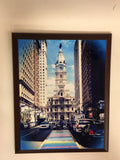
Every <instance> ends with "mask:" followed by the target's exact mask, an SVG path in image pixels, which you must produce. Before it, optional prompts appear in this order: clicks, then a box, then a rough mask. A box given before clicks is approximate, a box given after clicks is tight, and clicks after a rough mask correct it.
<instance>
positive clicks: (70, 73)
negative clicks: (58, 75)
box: [47, 40, 75, 96]
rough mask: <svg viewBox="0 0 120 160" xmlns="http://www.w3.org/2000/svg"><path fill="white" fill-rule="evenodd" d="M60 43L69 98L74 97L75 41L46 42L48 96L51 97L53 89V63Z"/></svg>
mask: <svg viewBox="0 0 120 160" xmlns="http://www.w3.org/2000/svg"><path fill="white" fill-rule="evenodd" d="M60 43H62V50H63V54H64V57H65V60H66V64H67V65H66V66H67V85H66V89H69V90H70V94H71V96H74V43H75V40H47V68H48V69H47V78H48V82H47V83H48V89H47V91H48V96H52V95H53V90H54V89H55V83H54V82H55V63H56V59H57V55H58V52H59V45H60Z"/></svg>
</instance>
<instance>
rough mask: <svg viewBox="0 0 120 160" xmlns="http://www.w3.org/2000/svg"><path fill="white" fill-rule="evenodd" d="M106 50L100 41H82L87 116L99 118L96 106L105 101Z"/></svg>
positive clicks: (83, 83) (84, 97) (84, 103)
mask: <svg viewBox="0 0 120 160" xmlns="http://www.w3.org/2000/svg"><path fill="white" fill-rule="evenodd" d="M104 87H105V50H103V48H101V45H100V43H99V42H98V41H95V40H86V41H85V40H84V41H82V95H83V96H82V98H83V106H84V110H85V112H86V116H87V117H89V118H92V117H94V118H98V117H99V115H98V114H99V113H98V112H97V111H96V106H97V104H98V103H99V101H101V100H104Z"/></svg>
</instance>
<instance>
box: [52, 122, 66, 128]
mask: <svg viewBox="0 0 120 160" xmlns="http://www.w3.org/2000/svg"><path fill="white" fill-rule="evenodd" d="M53 129H67V123H66V121H62V120H59V121H56V122H55V125H54V126H53Z"/></svg>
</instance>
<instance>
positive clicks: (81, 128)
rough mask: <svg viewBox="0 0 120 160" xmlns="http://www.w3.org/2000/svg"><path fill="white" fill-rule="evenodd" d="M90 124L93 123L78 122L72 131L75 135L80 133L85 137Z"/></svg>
mask: <svg viewBox="0 0 120 160" xmlns="http://www.w3.org/2000/svg"><path fill="white" fill-rule="evenodd" d="M92 123H93V121H92V120H89V119H81V120H78V121H76V123H75V124H74V125H73V130H74V131H75V132H77V133H81V134H82V135H85V134H87V133H88V132H89V128H90V125H91V124H92Z"/></svg>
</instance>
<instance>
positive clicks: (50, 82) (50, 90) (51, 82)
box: [47, 77, 55, 97]
mask: <svg viewBox="0 0 120 160" xmlns="http://www.w3.org/2000/svg"><path fill="white" fill-rule="evenodd" d="M54 90H55V77H49V78H48V79H47V96H48V97H51V96H53V95H54Z"/></svg>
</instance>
